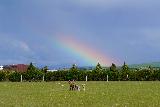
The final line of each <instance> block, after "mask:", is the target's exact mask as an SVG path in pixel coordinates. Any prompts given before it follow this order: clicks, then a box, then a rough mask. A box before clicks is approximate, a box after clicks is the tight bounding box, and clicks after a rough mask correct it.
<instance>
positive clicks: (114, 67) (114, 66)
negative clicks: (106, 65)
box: [110, 63, 117, 71]
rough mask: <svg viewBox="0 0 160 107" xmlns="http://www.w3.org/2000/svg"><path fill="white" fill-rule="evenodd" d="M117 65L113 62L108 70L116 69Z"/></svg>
mask: <svg viewBox="0 0 160 107" xmlns="http://www.w3.org/2000/svg"><path fill="white" fill-rule="evenodd" d="M116 69H117V67H116V65H115V64H114V63H112V65H111V67H110V71H116Z"/></svg>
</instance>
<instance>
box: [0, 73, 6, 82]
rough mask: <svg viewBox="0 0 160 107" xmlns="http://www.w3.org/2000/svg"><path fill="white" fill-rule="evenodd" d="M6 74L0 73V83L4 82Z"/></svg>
mask: <svg viewBox="0 0 160 107" xmlns="http://www.w3.org/2000/svg"><path fill="white" fill-rule="evenodd" d="M5 77H6V74H5V73H4V72H0V81H3V80H5Z"/></svg>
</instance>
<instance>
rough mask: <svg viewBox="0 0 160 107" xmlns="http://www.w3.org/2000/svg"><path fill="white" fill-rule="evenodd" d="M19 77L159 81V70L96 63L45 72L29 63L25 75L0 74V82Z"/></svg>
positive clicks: (61, 79) (18, 79)
mask: <svg viewBox="0 0 160 107" xmlns="http://www.w3.org/2000/svg"><path fill="white" fill-rule="evenodd" d="M21 75H22V76H23V81H42V80H43V77H44V81H68V80H73V79H74V80H77V81H85V79H86V76H87V79H88V81H107V75H108V80H109V81H157V80H158V81H159V80H160V69H153V68H152V67H149V68H147V69H130V68H129V67H128V66H127V65H126V64H125V63H124V65H123V66H122V67H121V68H116V65H115V64H112V66H111V67H110V68H102V67H101V65H100V64H99V63H98V64H97V66H96V67H95V69H93V70H86V69H78V68H77V66H76V65H73V66H72V67H71V68H70V69H68V70H61V71H55V72H47V67H45V68H44V69H38V68H36V67H35V66H33V64H32V63H31V64H30V65H29V67H28V70H27V72H25V73H18V72H10V73H8V72H0V81H5V80H9V81H12V82H19V81H21Z"/></svg>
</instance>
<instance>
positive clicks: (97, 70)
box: [95, 63, 102, 72]
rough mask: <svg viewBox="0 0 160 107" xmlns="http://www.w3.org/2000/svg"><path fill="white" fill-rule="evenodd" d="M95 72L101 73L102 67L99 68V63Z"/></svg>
mask: <svg viewBox="0 0 160 107" xmlns="http://www.w3.org/2000/svg"><path fill="white" fill-rule="evenodd" d="M95 71H96V72H100V71H102V66H101V64H100V63H98V64H97V65H96V68H95Z"/></svg>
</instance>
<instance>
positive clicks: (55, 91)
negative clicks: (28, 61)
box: [0, 82, 160, 107]
mask: <svg viewBox="0 0 160 107" xmlns="http://www.w3.org/2000/svg"><path fill="white" fill-rule="evenodd" d="M84 83H85V84H86V91H85V92H84V91H80V92H78V91H68V88H69V86H68V83H67V82H37V83H36V82H30V83H29V82H23V83H11V82H1V83H0V106H1V107H3V106H5V107H159V106H160V82H108V83H107V82H78V84H84ZM63 85H64V86H63Z"/></svg>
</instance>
